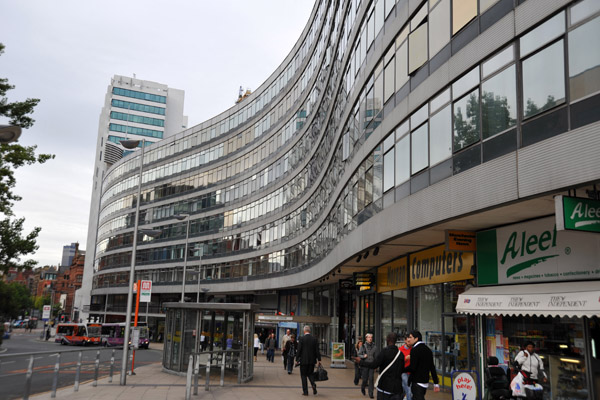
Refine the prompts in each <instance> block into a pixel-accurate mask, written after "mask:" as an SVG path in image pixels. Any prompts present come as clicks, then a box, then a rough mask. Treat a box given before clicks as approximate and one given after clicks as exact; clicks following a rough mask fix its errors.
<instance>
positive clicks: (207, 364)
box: [204, 358, 210, 392]
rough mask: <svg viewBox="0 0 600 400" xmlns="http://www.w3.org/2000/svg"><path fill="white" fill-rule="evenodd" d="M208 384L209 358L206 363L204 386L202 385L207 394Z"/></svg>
mask: <svg viewBox="0 0 600 400" xmlns="http://www.w3.org/2000/svg"><path fill="white" fill-rule="evenodd" d="M209 383H210V358H209V359H208V361H207V362H206V384H205V385H204V391H206V392H208V385H209Z"/></svg>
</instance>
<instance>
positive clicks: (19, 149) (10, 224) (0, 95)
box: [0, 43, 54, 272]
mask: <svg viewBox="0 0 600 400" xmlns="http://www.w3.org/2000/svg"><path fill="white" fill-rule="evenodd" d="M2 53H4V45H3V44H2V43H0V55H2ZM11 89H14V86H12V85H10V84H9V83H8V79H6V78H0V117H4V118H8V119H9V124H11V125H19V126H21V127H22V128H30V127H31V126H32V125H33V123H34V122H35V121H34V120H33V118H31V117H30V116H29V114H31V113H33V109H34V107H35V106H36V105H37V104H38V103H39V101H40V100H39V99H27V100H25V101H13V102H9V100H8V97H6V93H7V92H8V91H9V90H11ZM36 148H37V146H21V145H19V144H15V143H11V144H6V143H4V144H0V214H2V215H3V217H4V219H2V220H1V221H0V239H1V240H0V271H3V272H7V271H8V270H9V269H10V268H16V269H30V268H32V267H33V266H34V265H35V264H36V263H37V262H36V261H33V260H27V261H24V262H21V260H20V258H21V257H22V256H26V255H28V254H33V253H35V251H36V250H37V249H38V246H37V244H36V239H37V236H38V234H39V232H40V230H41V228H38V227H36V228H34V229H33V231H31V232H30V233H29V234H26V235H25V236H23V234H22V232H23V222H24V220H25V219H24V218H20V219H16V220H14V221H12V220H11V217H13V215H14V214H13V211H12V207H13V205H14V203H15V202H17V201H19V200H21V197H20V196H18V195H16V194H15V193H13V189H14V187H15V184H16V179H15V176H14V171H15V169H17V168H20V167H23V166H25V165H31V164H35V163H40V164H42V163H45V162H46V161H48V160H50V159H52V158H54V155H51V154H38V155H36V154H35V150H36Z"/></svg>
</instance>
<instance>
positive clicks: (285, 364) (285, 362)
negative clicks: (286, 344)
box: [281, 355, 288, 369]
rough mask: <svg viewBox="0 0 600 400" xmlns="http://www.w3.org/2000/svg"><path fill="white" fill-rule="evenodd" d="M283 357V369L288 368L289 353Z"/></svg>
mask: <svg viewBox="0 0 600 400" xmlns="http://www.w3.org/2000/svg"><path fill="white" fill-rule="evenodd" d="M281 358H283V369H287V360H288V357H287V355H284V356H283V357H281Z"/></svg>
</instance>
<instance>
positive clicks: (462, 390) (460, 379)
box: [452, 371, 479, 400]
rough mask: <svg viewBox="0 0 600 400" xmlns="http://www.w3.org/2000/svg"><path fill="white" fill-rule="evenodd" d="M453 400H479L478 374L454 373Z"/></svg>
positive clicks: (469, 372)
mask: <svg viewBox="0 0 600 400" xmlns="http://www.w3.org/2000/svg"><path fill="white" fill-rule="evenodd" d="M452 399H453V400H477V399H479V393H478V387H477V372H475V371H454V372H453V373H452Z"/></svg>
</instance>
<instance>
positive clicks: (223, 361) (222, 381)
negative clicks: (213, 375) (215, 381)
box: [220, 352, 227, 387]
mask: <svg viewBox="0 0 600 400" xmlns="http://www.w3.org/2000/svg"><path fill="white" fill-rule="evenodd" d="M221 354H222V355H221V383H220V385H221V387H222V386H224V385H225V358H226V355H227V353H225V352H223V353H221Z"/></svg>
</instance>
